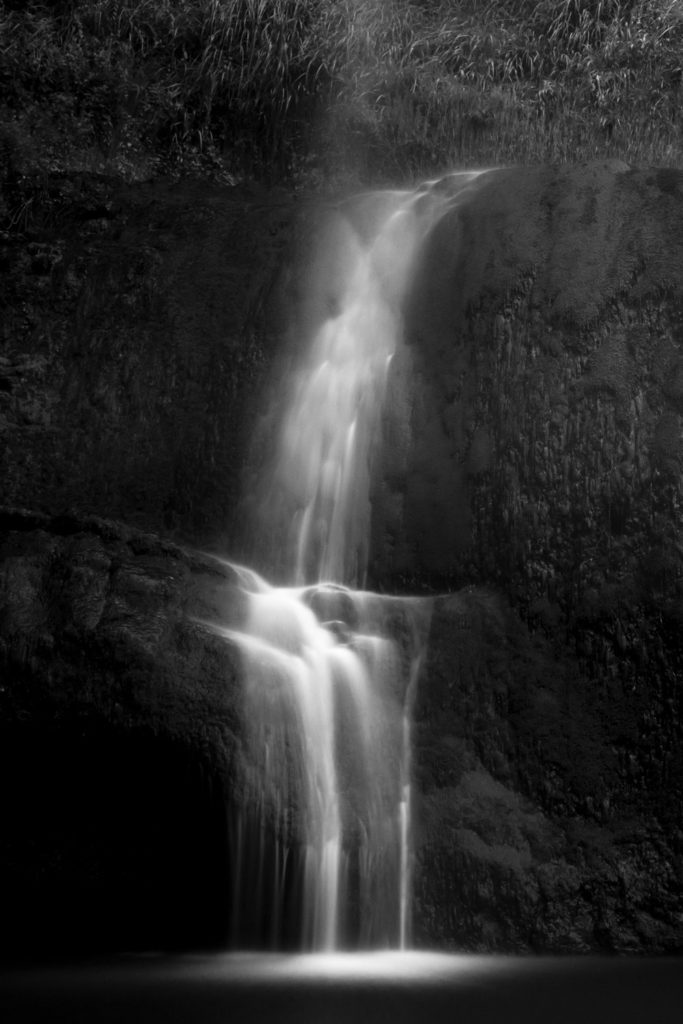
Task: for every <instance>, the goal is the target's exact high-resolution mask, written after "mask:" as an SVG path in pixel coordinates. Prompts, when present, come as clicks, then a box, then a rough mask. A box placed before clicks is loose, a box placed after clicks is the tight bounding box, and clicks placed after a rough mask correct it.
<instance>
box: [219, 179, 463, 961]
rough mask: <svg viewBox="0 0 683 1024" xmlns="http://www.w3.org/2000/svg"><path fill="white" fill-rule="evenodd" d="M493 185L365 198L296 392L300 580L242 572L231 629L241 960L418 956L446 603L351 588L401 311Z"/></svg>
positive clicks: (280, 497) (279, 458)
mask: <svg viewBox="0 0 683 1024" xmlns="http://www.w3.org/2000/svg"><path fill="white" fill-rule="evenodd" d="M476 176H477V174H476V172H468V173H463V174H460V175H452V176H450V178H449V183H448V187H447V188H444V187H443V184H442V183H438V184H437V183H429V184H428V185H427V186H424V187H423V188H421V189H418V190H416V191H415V192H412V193H402V192H391V193H378V194H377V196H375V197H370V199H369V200H368V197H365V198H364V200H363V202H361V201H360V200H358V204H359V205H358V206H357V208H356V210H355V214H354V209H353V208H352V209H351V210H350V211H349V218H348V230H346V231H345V233H344V252H343V253H342V254H341V259H340V261H338V263H339V262H341V263H342V264H343V267H342V274H341V284H340V282H339V281H336V282H335V286H336V292H337V295H338V298H337V301H336V303H335V308H334V309H332V310H330V314H329V316H328V317H327V319H325V320H324V322H323V323H322V324H320V325H319V326H318V328H317V329H316V330H315V333H314V335H313V337H312V338H311V340H310V344H309V346H308V352H307V355H306V357H305V359H304V362H303V364H302V365H301V366H300V367H299V368H298V369H297V371H296V373H295V374H294V376H293V378H292V380H291V382H290V383H289V386H288V387H287V388H285V401H284V408H283V410H282V412H281V415H280V419H279V430H278V437H277V443H276V444H275V445H274V457H273V461H272V465H271V467H270V470H269V471H268V473H267V474H266V479H265V480H264V481H262V484H263V494H264V498H263V501H262V515H261V523H260V529H261V531H262V536H263V537H266V536H267V535H268V534H269V533H272V532H273V530H274V529H275V532H276V533H277V534H278V536H281V537H283V538H284V540H283V544H284V549H285V551H284V555H285V561H286V564H287V566H288V568H287V576H288V579H289V581H290V582H289V585H287V586H280V587H274V586H271V585H270V584H269V583H267V582H266V581H265V580H264V579H263V578H262V577H261V576H259V575H258V574H257V573H255V572H253V571H252V570H250V569H247V568H244V567H240V566H233V567H232V568H233V570H234V572H235V573H236V578H237V580H238V585H239V589H240V591H241V593H242V595H243V599H244V607H245V613H244V618H243V621H241V622H240V623H239V624H237V626H235V625H232V624H230V625H220V626H214V628H215V629H216V630H217V631H218V632H219V633H220V634H221V635H222V636H224V637H225V638H226V640H228V641H230V642H231V643H234V644H236V645H237V647H238V648H239V651H240V653H241V657H242V662H243V669H244V700H243V708H242V722H243V743H244V764H245V769H244V779H243V780H241V783H240V784H241V786H242V790H241V793H240V801H239V809H238V810H237V811H236V812H235V814H234V819H233V821H232V827H231V849H232V856H231V874H232V883H233V896H232V905H231V909H230V914H231V934H232V941H233V944H234V945H236V946H258V947H264V946H265V947H270V948H276V949H277V948H302V949H316V950H332V949H336V948H340V947H342V948H347V947H362V948H367V947H382V946H384V947H386V946H400V947H405V946H406V945H407V944H408V943H409V940H410V875H411V857H412V855H411V815H412V808H411V802H412V794H411V760H410V758H411V753H410V748H411V742H410V740H411V737H410V721H411V718H410V711H411V706H412V701H413V697H414V693H415V688H416V685H417V678H418V674H419V667H420V659H421V655H422V650H423V647H424V643H425V639H426V632H427V627H428V619H429V602H428V601H425V600H420V599H416V598H392V597H386V596H381V595H378V594H373V593H370V592H368V591H366V590H356V589H352V587H356V586H363V585H364V582H365V576H366V571H367V561H368V538H369V527H370V514H371V507H370V481H371V474H372V463H373V455H374V453H375V448H376V444H377V439H378V434H379V428H380V417H381V409H382V401H383V397H384V392H385V387H386V382H387V374H388V371H389V367H390V363H391V359H392V357H393V355H394V352H395V351H396V347H397V345H398V344H399V343H400V341H401V331H402V320H401V300H402V296H403V294H404V292H405V289H406V286H407V284H408V282H409V279H410V273H411V269H412V266H413V262H414V260H415V257H416V254H417V253H418V252H419V247H420V243H421V241H422V239H423V238H424V237H425V234H426V232H427V231H428V230H429V228H430V227H431V226H432V224H433V223H434V222H435V220H436V219H437V217H438V216H439V215H440V214H441V213H442V212H443V210H444V209H445V208H447V207H448V206H449V205H452V204H453V202H454V201H456V200H457V197H458V196H459V195H461V194H464V193H465V192H466V190H467V188H468V186H469V185H470V184H471V183H472V182H473V180H474V179H475V178H476ZM368 202H369V206H368ZM358 209H360V211H361V214H362V212H363V210H365V211H367V210H368V209H370V210H371V211H372V216H359V214H358ZM354 215H355V217H356V220H360V221H361V223H360V224H359V225H358V227H357V228H354V227H353V226H352V224H353V218H354Z"/></svg>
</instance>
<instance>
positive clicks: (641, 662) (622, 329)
mask: <svg viewBox="0 0 683 1024" xmlns="http://www.w3.org/2000/svg"><path fill="white" fill-rule="evenodd" d="M392 371H393V378H392V384H391V388H390V397H389V401H388V403H387V409H388V415H387V421H386V426H385V433H386V442H387V443H386V445H385V449H384V455H383V457H382V459H381V460H380V461H381V465H380V468H379V471H378V473H377V481H378V483H377V490H376V494H375V499H374V514H373V529H374V534H373V536H374V544H373V551H374V555H375V562H374V564H373V568H372V574H373V578H374V579H375V580H376V581H381V582H382V584H383V585H387V583H388V582H389V581H392V580H393V581H394V585H395V587H396V588H401V587H413V588H419V587H421V586H426V587H429V588H435V589H440V590H442V591H448V590H456V589H457V588H459V587H462V586H463V585H465V584H475V585H477V586H478V587H480V588H481V587H484V588H486V589H485V590H483V591H480V595H481V596H480V597H479V598H478V599H477V600H476V601H475V602H474V605H472V601H471V599H470V598H468V597H465V596H463V595H459V596H457V597H454V598H453V599H450V600H448V601H444V603H443V604H442V605H441V611H440V612H439V614H438V615H437V617H436V619H435V623H436V624H435V627H434V633H433V636H432V639H431V644H430V650H431V654H430V662H429V665H428V667H427V669H426V672H425V675H424V678H423V681H422V685H421V688H420V696H419V698H418V708H417V718H418V740H417V742H418V753H417V760H418V765H419V766H420V768H419V770H421V771H422V772H423V775H422V782H421V786H420V788H421V792H422V794H423V800H424V803H423V811H424V832H423V833H422V841H421V842H422V845H421V847H420V860H419V865H420V867H419V871H418V875H419V883H418V889H419V891H420V893H421V896H420V899H421V901H422V902H421V903H420V908H421V909H420V920H421V925H420V928H421V930H422V934H423V935H424V936H427V935H433V934H435V933H438V934H439V935H440V936H442V937H443V939H444V940H446V941H451V942H453V941H454V942H455V944H456V945H457V944H459V943H462V944H464V945H470V944H475V945H477V946H478V947H479V948H487V947H488V946H489V945H494V946H499V947H500V948H507V947H509V945H510V944H512V945H513V946H520V945H521V946H526V947H529V948H546V949H551V948H583V947H588V946H590V947H595V946H598V947H606V948H619V949H637V948H643V947H644V948H667V947H675V946H676V945H677V944H678V945H680V942H681V911H682V907H681V899H680V883H681V873H680V872H681V867H680V865H681V860H680V858H681V855H682V854H683V846H682V845H681V844H682V842H683V834H682V833H681V831H680V828H679V822H680V820H681V813H682V812H683V771H682V768H683V762H682V761H681V756H682V754H681V747H682V738H683V737H682V711H683V707H682V682H683V646H682V642H681V635H682V633H681V626H682V625H683V543H682V542H683V532H682V526H683V519H682V502H683V487H682V475H681V474H682V470H683V405H682V404H681V388H680V384H681V379H682V377H681V374H683V173H680V172H674V171H663V170H662V171H652V172H634V171H630V170H628V169H627V168H626V167H624V166H622V165H616V166H615V165H595V166H588V167H584V168H578V169H566V170H549V169H543V170H516V169H513V170H509V171H500V172H494V173H493V174H492V175H490V176H487V177H486V178H485V179H483V181H482V183H481V185H480V187H479V189H478V190H477V191H476V192H475V194H474V195H473V196H472V197H471V199H470V200H469V201H468V202H467V203H466V204H464V205H463V206H461V207H459V208H458V209H456V210H454V211H453V212H452V213H451V214H447V215H446V216H444V217H443V219H442V220H441V221H440V222H439V224H438V225H437V226H436V228H435V229H434V231H433V232H432V234H431V236H430V238H429V239H428V241H427V243H426V245H425V250H424V254H423V258H422V260H421V266H420V269H419V272H418V274H417V277H416V280H415V284H414V288H413V291H412V294H411V296H410V297H409V299H408V302H407V308H406V335H405V345H404V347H403V349H402V350H401V351H400V352H399V354H398V355H397V357H396V358H395V360H394V362H393V363H392ZM447 652H449V653H447ZM439 679H440V680H441V683H439V682H438V680H439ZM437 694H439V697H438V698H437V696H436V695H437ZM449 723H450V724H449ZM445 836H448V838H444V837H445Z"/></svg>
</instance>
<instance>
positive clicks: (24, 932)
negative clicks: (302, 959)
mask: <svg viewBox="0 0 683 1024" xmlns="http://www.w3.org/2000/svg"><path fill="white" fill-rule="evenodd" d="M231 616H232V617H233V618H235V617H236V618H237V620H239V598H238V594H237V591H236V590H235V587H234V578H233V577H232V574H231V572H230V570H229V568H228V567H226V566H225V565H224V564H222V563H219V562H217V561H216V560H215V559H213V558H209V557H202V556H199V555H197V554H188V553H187V552H186V551H183V550H181V549H180V548H178V547H175V546H174V545H172V544H169V543H167V542H162V541H160V540H158V538H155V537H153V536H150V535H145V534H141V533H139V532H136V531H134V530H131V529H129V528H125V527H122V526H120V525H115V524H114V523H111V522H108V521H106V520H100V519H95V518H90V519H78V518H76V517H74V516H63V517H60V518H49V517H47V516H41V515H39V514H35V513H33V514H29V513H21V512H8V511H5V512H4V513H3V514H2V515H1V516H0V679H1V680H2V685H1V686H0V764H1V770H0V775H1V776H2V812H1V813H2V840H1V841H0V859H1V862H2V893H3V907H4V910H3V923H2V928H0V950H1V951H2V952H3V953H9V954H13V955H16V954H21V953H22V952H27V951H32V952H35V951H36V950H40V951H42V952H44V953H49V954H50V955H54V954H55V952H56V951H61V952H62V953H64V952H67V951H68V950H69V949H82V950H93V949H98V948H100V949H101V948H117V949H120V948H129V947H140V946H143V947H144V946H155V945H156V946H159V945H166V946H168V945H169V944H170V945H173V944H176V943H177V944H180V945H187V944H188V941H189V943H190V944H192V943H195V944H204V943H206V942H210V941H216V942H218V941H220V940H221V939H223V938H224V937H225V934H226V929H227V923H226V916H227V915H226V909H225V908H226V906H227V892H228V879H227V874H228V872H227V870H226V864H227V862H228V854H227V850H228V840H227V834H226V832H227V820H228V813H229V810H228V809H229V806H230V804H231V802H232V801H233V800H234V799H236V800H239V791H240V785H241V783H240V779H241V777H242V776H241V761H240V758H241V743H240V730H241V722H240V693H241V691H240V688H239V684H238V676H239V669H238V665H237V662H236V658H235V654H234V652H233V651H232V649H231V648H230V647H229V646H228V645H227V644H226V643H225V641H223V640H221V639H219V638H218V637H216V636H215V635H214V634H213V633H212V632H211V630H210V629H208V628H207V626H206V625H205V624H204V623H206V622H219V621H224V620H225V619H226V618H230V617H231Z"/></svg>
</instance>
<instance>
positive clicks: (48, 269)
mask: <svg viewBox="0 0 683 1024" xmlns="http://www.w3.org/2000/svg"><path fill="white" fill-rule="evenodd" d="M44 207H45V208H44V209H42V208H41V207H40V206H38V208H37V210H36V211H35V214H34V217H33V220H32V221H31V224H30V225H29V227H28V228H27V229H26V230H25V231H24V232H23V233H21V234H19V233H17V234H16V235H13V236H11V237H10V238H9V239H6V240H5V244H4V245H3V246H2V253H1V256H0V258H1V259H2V260H3V263H4V267H5V269H6V271H7V274H6V278H5V286H4V295H3V299H4V305H5V315H4V317H3V340H2V349H0V438H2V444H1V445H0V475H1V476H2V480H3V499H2V500H3V503H4V504H7V505H14V506H18V507H24V508H35V509H39V510H41V511H44V512H48V513H53V512H55V511H57V512H62V511H65V510H74V511H76V512H78V513H80V514H97V515H100V516H106V517H110V518H114V519H120V520H124V521H125V522H127V523H129V524H131V525H134V526H137V527H139V528H141V529H147V530H154V531H155V532H160V533H163V534H164V535H165V536H168V537H178V538H184V539H186V540H187V539H191V540H192V541H193V542H194V543H195V544H198V543H206V542H212V543H220V542H221V541H223V542H225V540H226V538H227V537H228V536H229V534H230V529H231V527H234V524H233V523H232V522H231V517H232V514H233V510H234V508H235V504H236V500H237V497H238V492H239V489H240V474H241V471H242V464H243V461H244V454H245V450H246V447H247V443H248V438H249V434H250V430H251V424H252V421H253V413H254V409H253V403H254V396H255V394H256V392H257V390H258V387H259V385H260V382H261V376H262V374H263V372H264V369H265V367H266V365H267V361H268V358H269V351H270V348H271V345H272V342H273V338H274V337H275V336H277V334H278V333H280V332H281V331H282V330H283V325H282V324H281V323H280V322H279V321H280V317H279V315H278V311H277V310H276V309H274V308H270V309H269V302H270V294H271V292H272V289H273V284H274V280H275V276H276V273H277V271H278V267H279V264H280V261H281V259H282V249H283V241H284V240H285V239H286V238H287V237H288V235H289V234H290V233H291V222H292V219H293V207H292V204H291V202H290V201H289V200H287V199H286V197H283V196H278V195H277V194H275V193H270V194H268V195H267V197H266V196H264V195H262V194H258V193H250V192H248V191H240V190H238V189H234V190H226V189H213V190H212V189H211V187H210V186H205V185H204V186H202V185H197V186H192V185H191V184H190V185H188V184H185V185H183V186H172V185H169V186H163V185H155V186H138V187H131V188H129V189H126V188H124V187H117V186H115V185H111V184H108V183H107V182H106V181H102V180H98V179H92V178H85V179H83V180H78V181H74V180H66V181H55V182H52V183H51V185H50V188H49V190H48V191H47V193H46V196H45V197H44ZM267 310H268V315H267V316H266V311H267ZM223 546H225V543H223Z"/></svg>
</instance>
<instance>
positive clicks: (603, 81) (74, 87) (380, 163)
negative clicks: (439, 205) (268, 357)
mask: <svg viewBox="0 0 683 1024" xmlns="http://www.w3.org/2000/svg"><path fill="white" fill-rule="evenodd" d="M682 77H683V0H460V2H456V0H453V2H445V0H28V2H21V3H20V2H18V0H13V2H9V0H6V2H0V94H1V95H2V97H3V100H2V104H1V105H0V119H1V125H0V178H2V179H3V180H4V181H5V184H6V186H7V188H9V190H10V192H11V187H12V183H13V182H14V183H15V184H16V181H17V180H18V179H20V178H22V177H26V175H27V174H36V173H45V172H48V173H54V172H55V171H57V172H58V171H66V170H79V169H85V170H95V171H99V172H104V173H108V174H115V175H118V176H121V177H123V178H125V179H128V180H135V179H140V178H148V177H154V176H155V175H159V174H176V175H183V174H194V175H200V176H204V177H213V178H218V179H219V180H224V181H234V180H237V179H241V178H245V177H260V178H266V179H277V180H281V181H287V182H291V183H294V184H297V183H299V184H302V183H303V184H306V185H309V186H310V185H313V186H324V185H335V184H338V183H341V182H346V181H349V180H353V181H358V182H377V183H379V182H383V181H389V180H391V181H409V180H411V179H414V178H416V177H420V176H422V175H425V174H430V173H433V172H436V171H438V170H440V169H444V168H448V167H454V166H457V167H467V166H477V165H478V166H490V165H492V164H510V163H539V162H547V161H575V160H580V159H591V158H598V157H620V158H622V159H624V160H626V161H628V162H630V163H635V164H640V165H643V164H666V165H669V166H682V165H683V131H682V125H683V120H682V118H683V114H682V112H681V99H682V97H683V87H682V85H681V81H682ZM5 191H7V189H6V190H5Z"/></svg>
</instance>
